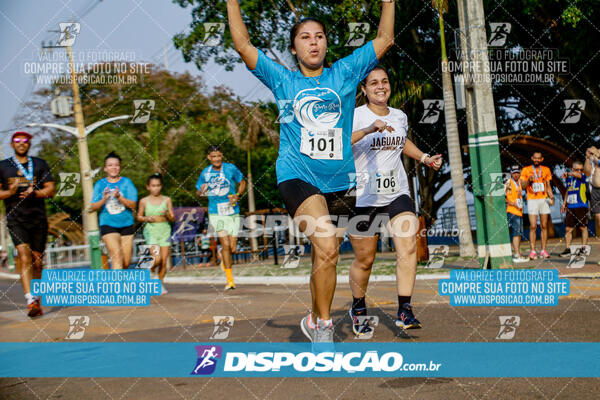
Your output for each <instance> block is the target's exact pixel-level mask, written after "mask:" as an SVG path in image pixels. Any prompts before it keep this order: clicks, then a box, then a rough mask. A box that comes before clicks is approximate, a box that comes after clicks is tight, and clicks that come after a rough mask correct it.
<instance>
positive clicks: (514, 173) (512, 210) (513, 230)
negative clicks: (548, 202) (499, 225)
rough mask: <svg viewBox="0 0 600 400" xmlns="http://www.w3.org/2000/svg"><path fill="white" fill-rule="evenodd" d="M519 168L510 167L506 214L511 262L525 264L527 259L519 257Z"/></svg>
mask: <svg viewBox="0 0 600 400" xmlns="http://www.w3.org/2000/svg"><path fill="white" fill-rule="evenodd" d="M520 178H521V167H519V166H518V165H513V166H512V167H510V179H509V180H508V181H507V182H506V185H505V188H504V191H505V193H506V214H507V218H508V227H509V228H510V235H511V237H512V246H513V262H514V263H522V262H526V261H527V258H523V257H521V236H522V235H523V189H522V187H521V180H520Z"/></svg>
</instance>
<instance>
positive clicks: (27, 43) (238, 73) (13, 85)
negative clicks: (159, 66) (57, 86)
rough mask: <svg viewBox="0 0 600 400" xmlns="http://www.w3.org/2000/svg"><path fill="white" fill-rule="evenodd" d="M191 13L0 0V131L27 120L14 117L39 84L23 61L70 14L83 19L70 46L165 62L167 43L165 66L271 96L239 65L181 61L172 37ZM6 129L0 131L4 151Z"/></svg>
mask: <svg viewBox="0 0 600 400" xmlns="http://www.w3.org/2000/svg"><path fill="white" fill-rule="evenodd" d="M190 12H191V8H189V7H188V8H186V9H183V8H181V7H179V5H177V4H173V3H172V2H170V1H169V0H103V1H100V0H44V1H39V0H19V1H9V0H0V37H2V41H0V131H6V130H9V129H11V128H16V127H17V128H18V127H23V126H24V125H25V124H26V123H27V121H22V124H20V123H19V122H21V121H18V122H17V123H15V122H14V121H13V117H14V116H15V113H16V112H17V111H18V110H19V107H23V106H22V105H21V103H22V102H24V101H27V99H28V97H29V96H30V94H31V93H32V92H34V91H35V90H37V89H39V88H40V87H41V86H40V85H37V83H34V79H35V76H34V75H32V74H28V73H26V71H25V65H26V64H27V63H31V62H34V61H36V60H39V55H40V50H41V42H42V41H45V42H48V40H52V41H53V42H55V41H56V40H57V39H58V35H59V34H58V33H52V32H48V31H49V30H57V29H58V24H59V23H60V22H69V21H71V20H72V19H73V20H74V21H76V22H80V23H81V32H80V34H79V36H78V38H77V39H76V42H75V45H74V47H73V49H74V51H77V50H84V49H85V50H91V51H99V50H118V51H128V52H133V53H135V61H136V62H155V63H164V62H165V48H166V56H167V60H168V65H169V70H172V71H177V72H184V71H186V70H187V71H190V72H191V73H192V74H195V75H199V76H201V77H202V78H203V79H204V82H205V83H206V84H207V85H208V87H209V88H213V87H214V86H217V85H220V84H224V83H227V86H229V87H230V88H232V89H233V90H234V92H235V93H236V94H237V95H239V96H240V97H242V98H245V99H246V100H253V99H259V98H260V99H269V98H271V95H270V92H269V91H268V89H267V88H266V87H264V86H263V85H262V84H261V83H260V82H259V81H258V80H257V79H256V78H254V77H253V76H252V75H251V74H250V73H249V72H248V71H247V70H246V69H245V68H243V67H241V66H240V67H238V68H236V69H235V70H234V71H232V72H226V71H225V70H224V68H223V67H222V66H220V65H216V64H213V63H211V64H209V65H207V66H206V67H205V69H204V70H203V71H199V70H198V69H197V68H196V66H195V65H194V64H192V63H185V62H184V61H183V58H182V57H181V54H180V53H179V51H178V50H176V49H175V48H174V47H173V44H172V40H171V39H172V37H173V36H174V35H175V34H176V33H180V32H183V31H186V30H187V29H188V26H189V23H190V22H191V15H190ZM58 51H64V50H58ZM10 134H11V132H2V133H0V135H1V136H0V138H1V139H2V144H3V148H4V151H5V154H7V153H9V150H10V148H9V147H8V141H9V139H10ZM7 155H8V154H7Z"/></svg>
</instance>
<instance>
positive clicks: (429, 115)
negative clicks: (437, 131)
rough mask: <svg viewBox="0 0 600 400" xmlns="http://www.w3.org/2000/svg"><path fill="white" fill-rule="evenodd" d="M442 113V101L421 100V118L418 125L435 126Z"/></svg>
mask: <svg viewBox="0 0 600 400" xmlns="http://www.w3.org/2000/svg"><path fill="white" fill-rule="evenodd" d="M442 111H444V100H423V117H422V118H421V120H420V121H419V123H420V124H435V123H436V122H438V120H439V119H440V114H441V113H442Z"/></svg>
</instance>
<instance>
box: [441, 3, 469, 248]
mask: <svg viewBox="0 0 600 400" xmlns="http://www.w3.org/2000/svg"><path fill="white" fill-rule="evenodd" d="M432 5H433V8H435V9H436V10H437V11H438V14H439V17H440V18H439V22H440V42H441V47H442V85H443V90H444V117H445V119H446V137H447V138H448V159H449V160H448V161H449V162H450V176H451V178H452V188H453V189H452V190H453V193H454V208H455V210H456V222H457V225H458V231H459V245H460V256H461V257H474V256H475V246H473V237H472V235H471V222H470V219H469V209H468V208H467V195H466V192H465V178H464V175H463V164H462V156H461V150H460V140H459V136H458V124H457V123H456V108H455V106H454V88H453V87H452V78H451V76H450V71H449V69H448V57H447V56H446V38H445V35H444V13H445V12H447V11H448V1H447V0H432Z"/></svg>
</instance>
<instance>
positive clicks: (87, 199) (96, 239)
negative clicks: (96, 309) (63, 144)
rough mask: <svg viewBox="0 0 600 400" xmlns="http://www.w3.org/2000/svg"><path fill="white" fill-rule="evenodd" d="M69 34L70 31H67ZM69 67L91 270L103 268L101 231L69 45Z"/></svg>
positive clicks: (84, 224) (84, 225)
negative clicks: (93, 206) (91, 206)
mask: <svg viewBox="0 0 600 400" xmlns="http://www.w3.org/2000/svg"><path fill="white" fill-rule="evenodd" d="M67 32H68V31H67ZM67 39H68V33H67ZM67 54H68V55H69V65H70V67H71V85H72V88H73V112H74V113H75V127H76V128H77V133H78V137H77V149H78V150H79V168H80V169H81V188H82V189H83V213H82V214H83V229H84V231H85V233H86V235H87V240H88V244H89V246H90V262H91V268H93V269H100V268H102V251H101V250H100V231H99V230H98V214H97V213H96V212H95V211H94V212H92V211H91V210H90V205H91V204H92V193H93V191H94V186H93V184H92V173H91V170H92V169H91V167H90V154H89V151H88V146H87V137H86V135H85V123H84V122H83V110H82V108H81V98H80V97H79V85H78V84H77V78H76V75H75V63H74V62H73V52H72V51H71V46H70V45H68V44H67Z"/></svg>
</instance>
